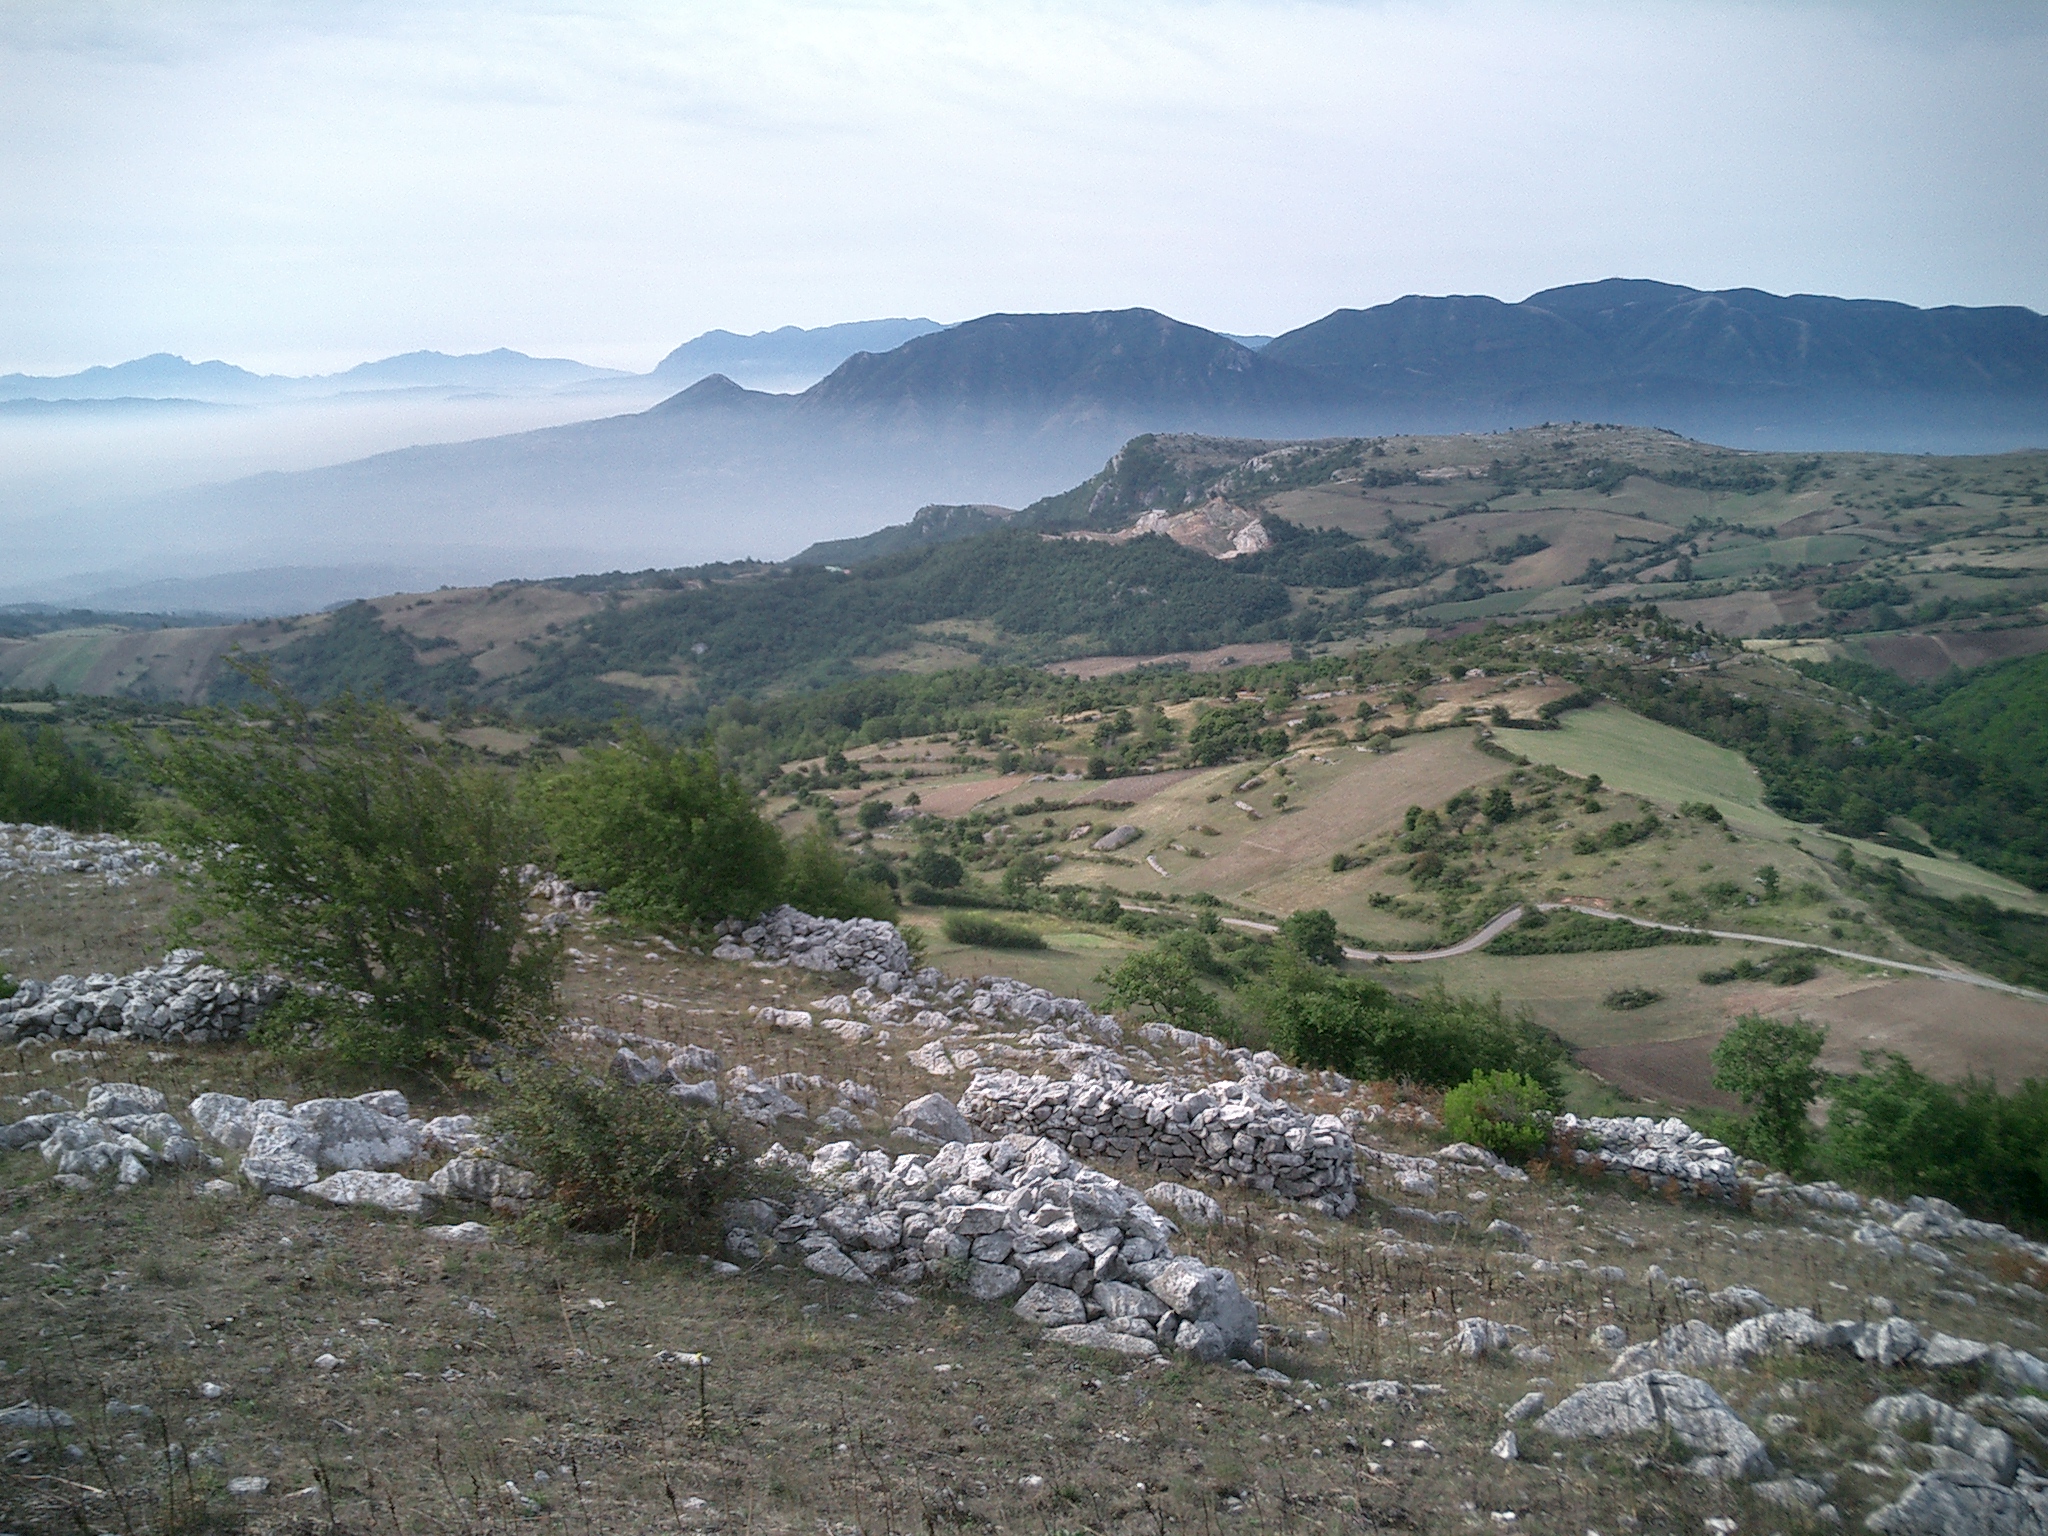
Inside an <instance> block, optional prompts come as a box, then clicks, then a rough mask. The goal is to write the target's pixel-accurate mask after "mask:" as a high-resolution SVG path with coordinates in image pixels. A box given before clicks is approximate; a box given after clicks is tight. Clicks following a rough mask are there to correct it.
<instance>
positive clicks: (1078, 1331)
mask: <svg viewBox="0 0 2048 1536" xmlns="http://www.w3.org/2000/svg"><path fill="white" fill-rule="evenodd" d="M1039 1337H1040V1338H1043V1339H1046V1340H1049V1341H1050V1342H1052V1343H1054V1344H1064V1345H1066V1346H1067V1347H1068V1348H1070V1349H1095V1350H1102V1351H1105V1352H1107V1353H1109V1354H1113V1355H1125V1356H1128V1357H1131V1358H1133V1359H1141V1360H1142V1359H1152V1358H1154V1357H1156V1356H1157V1355H1158V1353H1159V1346H1158V1345H1157V1344H1154V1343H1152V1342H1151V1341H1150V1340H1147V1339H1142V1338H1139V1337H1137V1336H1136V1335H1135V1334H1128V1333H1119V1332H1117V1331H1116V1330H1114V1329H1112V1328H1107V1327H1105V1326H1104V1325H1103V1324H1101V1323H1074V1324H1069V1325H1067V1326H1066V1327H1063V1328H1048V1329H1046V1330H1045V1332H1044V1333H1043V1334H1041V1335H1039Z"/></svg>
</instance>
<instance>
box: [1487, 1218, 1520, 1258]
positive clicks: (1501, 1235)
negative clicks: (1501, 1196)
mask: <svg viewBox="0 0 2048 1536" xmlns="http://www.w3.org/2000/svg"><path fill="white" fill-rule="evenodd" d="M1486 1235H1487V1236H1488V1237H1491V1238H1496V1239H1498V1240H1499V1241H1501V1242H1503V1243H1506V1244H1507V1245H1508V1246H1509V1247H1510V1248H1519V1249H1522V1250H1523V1251H1525V1252H1526V1251H1527V1250H1528V1247H1529V1234H1528V1233H1527V1232H1524V1231H1523V1230H1522V1229H1521V1228H1520V1227H1518V1226H1516V1225H1515V1224H1514V1223H1513V1222H1512V1221H1502V1220H1500V1219H1499V1218H1498V1217H1496V1218H1495V1219H1494V1220H1492V1221H1490V1222H1488V1223H1487V1224H1486Z"/></svg>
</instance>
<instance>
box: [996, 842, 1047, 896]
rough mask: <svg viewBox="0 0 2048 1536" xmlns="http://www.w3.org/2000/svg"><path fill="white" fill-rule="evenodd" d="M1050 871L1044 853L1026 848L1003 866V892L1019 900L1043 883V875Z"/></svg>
mask: <svg viewBox="0 0 2048 1536" xmlns="http://www.w3.org/2000/svg"><path fill="white" fill-rule="evenodd" d="M1051 873H1052V865H1051V864H1049V863H1047V862H1046V858H1045V855H1044V854H1042V853H1036V852H1033V851H1031V850H1030V849H1026V850H1025V851H1024V852H1023V853H1020V854H1018V855H1017V856H1016V857H1015V858H1013V859H1012V860H1010V862H1009V863H1008V864H1006V865H1005V866H1004V867H1003V894H1004V895H1005V896H1008V897H1010V898H1011V899H1012V900H1013V901H1014V900H1021V899H1022V898H1023V897H1025V896H1027V895H1029V894H1030V893H1031V892H1032V891H1034V890H1036V889H1037V888H1038V887H1039V886H1041V885H1043V884H1045V877H1046V876H1047V875H1049V874H1051Z"/></svg>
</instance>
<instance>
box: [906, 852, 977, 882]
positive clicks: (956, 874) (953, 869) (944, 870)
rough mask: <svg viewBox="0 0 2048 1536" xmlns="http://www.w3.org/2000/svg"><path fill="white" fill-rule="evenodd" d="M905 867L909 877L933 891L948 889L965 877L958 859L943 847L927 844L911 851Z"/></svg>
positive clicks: (964, 871) (965, 873) (965, 872)
mask: <svg viewBox="0 0 2048 1536" xmlns="http://www.w3.org/2000/svg"><path fill="white" fill-rule="evenodd" d="M907 867H908V869H909V871H910V878H911V879H913V880H915V881H916V882H917V883H918V884H919V885H928V886H930V887H931V888H932V889H933V890H935V891H950V890H952V889H953V887H955V886H956V885H958V884H959V883H960V882H961V881H962V880H964V879H965V878H966V877H967V871H966V870H965V869H964V868H962V867H961V864H960V861H959V860H958V859H956V858H954V857H953V855H952V854H950V853H947V852H946V851H945V850H944V849H943V848H933V847H931V846H929V845H927V846H926V847H923V848H920V849H918V850H917V852H915V853H913V854H912V855H911V856H910V860H909V864H908V866H907Z"/></svg>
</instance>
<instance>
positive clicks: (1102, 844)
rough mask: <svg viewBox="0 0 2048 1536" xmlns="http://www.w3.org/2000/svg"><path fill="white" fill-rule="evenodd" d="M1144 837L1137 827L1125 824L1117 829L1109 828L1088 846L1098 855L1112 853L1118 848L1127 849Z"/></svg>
mask: <svg viewBox="0 0 2048 1536" xmlns="http://www.w3.org/2000/svg"><path fill="white" fill-rule="evenodd" d="M1144 835H1145V834H1144V833H1143V832H1142V831H1141V830H1139V829H1138V828H1137V827H1133V826H1130V825H1128V824H1126V825H1123V826H1119V827H1111V828H1110V829H1109V830H1108V831H1107V832H1105V833H1103V834H1102V836H1100V837H1098V838H1097V839H1095V841H1094V842H1092V843H1090V844H1089V845H1088V846H1089V847H1091V848H1093V849H1094V850H1095V851H1096V852H1098V853H1114V852H1116V850H1117V849H1119V848H1128V847H1129V846H1130V845H1131V844H1132V843H1135V842H1136V841H1137V840H1138V839H1139V838H1141V837H1143V836H1144Z"/></svg>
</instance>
